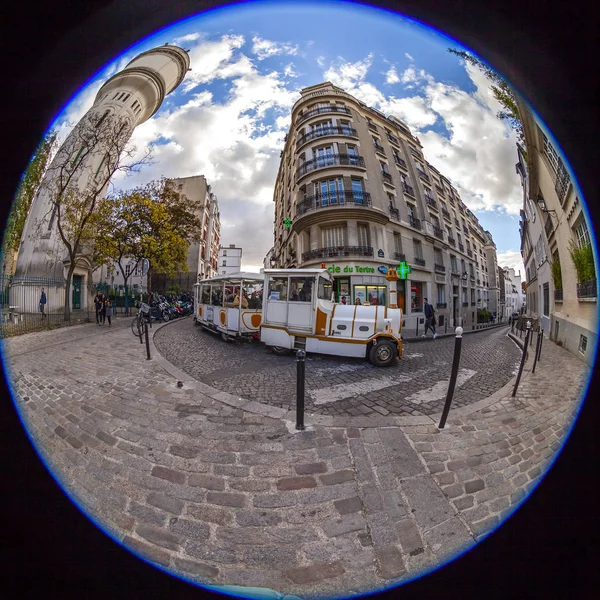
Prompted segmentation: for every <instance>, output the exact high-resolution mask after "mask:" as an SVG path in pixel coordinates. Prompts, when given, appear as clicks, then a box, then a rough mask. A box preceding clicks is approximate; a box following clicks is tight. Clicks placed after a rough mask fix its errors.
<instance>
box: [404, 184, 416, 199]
mask: <svg viewBox="0 0 600 600" xmlns="http://www.w3.org/2000/svg"><path fill="white" fill-rule="evenodd" d="M402 189H403V190H404V192H405V193H406V194H408V195H409V196H412V197H413V198H415V197H416V196H415V190H413V188H412V186H410V185H408V183H404V182H402Z"/></svg>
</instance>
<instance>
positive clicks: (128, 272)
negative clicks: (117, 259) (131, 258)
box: [125, 265, 131, 278]
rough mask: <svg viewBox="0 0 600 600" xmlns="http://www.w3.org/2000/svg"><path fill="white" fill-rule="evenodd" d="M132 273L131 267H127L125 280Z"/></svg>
mask: <svg viewBox="0 0 600 600" xmlns="http://www.w3.org/2000/svg"><path fill="white" fill-rule="evenodd" d="M130 273H131V265H125V278H127V277H129V274H130Z"/></svg>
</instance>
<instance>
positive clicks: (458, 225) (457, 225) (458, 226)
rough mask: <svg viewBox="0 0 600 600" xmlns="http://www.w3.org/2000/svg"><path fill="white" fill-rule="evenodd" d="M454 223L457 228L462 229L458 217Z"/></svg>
mask: <svg viewBox="0 0 600 600" xmlns="http://www.w3.org/2000/svg"><path fill="white" fill-rule="evenodd" d="M454 224H455V225H456V229H460V221H459V220H458V219H456V218H455V219H454Z"/></svg>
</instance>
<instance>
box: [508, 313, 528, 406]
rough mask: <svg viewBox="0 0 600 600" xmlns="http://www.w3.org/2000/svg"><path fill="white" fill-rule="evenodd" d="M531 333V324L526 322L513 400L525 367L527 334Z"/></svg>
mask: <svg viewBox="0 0 600 600" xmlns="http://www.w3.org/2000/svg"><path fill="white" fill-rule="evenodd" d="M530 331H531V323H529V321H528V322H527V333H526V334H525V343H524V344H523V355H522V356H521V364H520V365H519V373H518V374H517V380H516V381H515V387H514V389H513V392H512V395H513V398H514V397H515V394H516V393H517V388H518V387H519V381H521V374H522V373H523V367H524V366H525V360H526V359H527V343H528V342H529V332H530Z"/></svg>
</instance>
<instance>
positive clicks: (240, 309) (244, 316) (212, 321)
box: [194, 273, 264, 341]
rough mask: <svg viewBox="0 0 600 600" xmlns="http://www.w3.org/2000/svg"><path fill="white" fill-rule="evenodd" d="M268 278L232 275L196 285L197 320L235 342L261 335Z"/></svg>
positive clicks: (249, 274)
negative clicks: (264, 292)
mask: <svg viewBox="0 0 600 600" xmlns="http://www.w3.org/2000/svg"><path fill="white" fill-rule="evenodd" d="M263 282H264V277H263V275H261V274H259V273H231V274H228V275H217V276H216V277H213V278H211V279H203V280H202V281H200V282H199V283H197V284H196V285H195V286H194V321H195V322H196V323H197V324H199V325H201V326H202V327H203V328H204V329H207V330H209V331H213V332H215V333H219V334H221V337H222V338H223V339H224V340H226V341H230V340H233V339H240V338H249V337H256V338H258V335H259V333H260V324H261V318H262V316H261V312H262V289H263Z"/></svg>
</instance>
